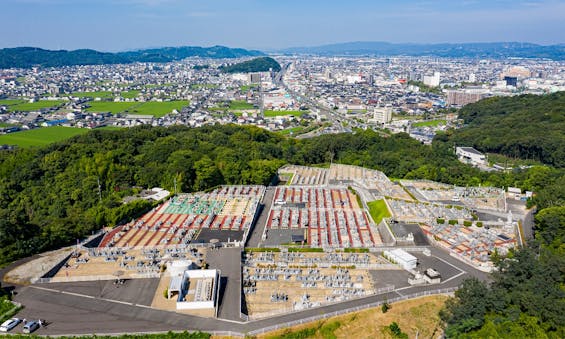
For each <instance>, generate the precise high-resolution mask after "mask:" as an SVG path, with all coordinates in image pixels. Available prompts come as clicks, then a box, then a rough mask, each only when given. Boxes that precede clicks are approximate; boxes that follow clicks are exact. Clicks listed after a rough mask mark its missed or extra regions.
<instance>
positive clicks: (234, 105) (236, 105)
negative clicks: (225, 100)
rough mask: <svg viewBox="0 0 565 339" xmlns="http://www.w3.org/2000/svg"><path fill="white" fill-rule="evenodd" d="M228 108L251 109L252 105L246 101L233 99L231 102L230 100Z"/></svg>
mask: <svg viewBox="0 0 565 339" xmlns="http://www.w3.org/2000/svg"><path fill="white" fill-rule="evenodd" d="M229 109H233V110H243V109H253V105H252V104H250V103H248V102H247V101H242V100H233V101H232V102H230V107H229Z"/></svg>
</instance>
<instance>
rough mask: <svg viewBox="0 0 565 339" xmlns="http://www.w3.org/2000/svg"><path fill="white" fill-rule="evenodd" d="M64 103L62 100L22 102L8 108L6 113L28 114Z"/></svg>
mask: <svg viewBox="0 0 565 339" xmlns="http://www.w3.org/2000/svg"><path fill="white" fill-rule="evenodd" d="M65 102H66V101H63V100H40V101H37V102H31V103H30V102H23V103H20V104H17V105H12V106H9V107H8V111H10V112H14V111H21V112H30V111H38V110H40V109H42V108H51V107H56V106H59V105H61V104H63V103H65Z"/></svg>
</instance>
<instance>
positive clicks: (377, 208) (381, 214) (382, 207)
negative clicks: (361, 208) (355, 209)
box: [367, 199, 390, 224]
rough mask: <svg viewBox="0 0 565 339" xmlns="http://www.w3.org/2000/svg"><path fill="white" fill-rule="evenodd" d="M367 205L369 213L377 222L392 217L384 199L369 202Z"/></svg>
mask: <svg viewBox="0 0 565 339" xmlns="http://www.w3.org/2000/svg"><path fill="white" fill-rule="evenodd" d="M367 206H369V213H370V214H371V217H372V218H373V221H374V222H375V224H378V223H380V222H381V220H383V218H390V211H389V210H388V208H387V207H386V203H385V201H384V200H383V199H381V200H376V201H371V202H368V203H367Z"/></svg>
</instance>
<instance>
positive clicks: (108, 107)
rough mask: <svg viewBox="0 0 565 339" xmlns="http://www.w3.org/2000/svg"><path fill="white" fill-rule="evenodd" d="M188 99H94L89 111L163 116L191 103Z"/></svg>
mask: <svg viewBox="0 0 565 339" xmlns="http://www.w3.org/2000/svg"><path fill="white" fill-rule="evenodd" d="M189 104H190V103H189V102H188V101H163V102H157V101H149V102H113V101H93V102H90V103H89V105H90V107H89V108H88V109H87V111H88V112H110V113H112V114H118V113H124V114H141V115H153V116H155V117H162V116H164V115H167V114H169V113H171V112H172V111H173V110H174V109H176V110H179V111H180V109H181V108H183V107H184V106H187V105H189Z"/></svg>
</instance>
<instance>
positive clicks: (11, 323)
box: [0, 318, 22, 332]
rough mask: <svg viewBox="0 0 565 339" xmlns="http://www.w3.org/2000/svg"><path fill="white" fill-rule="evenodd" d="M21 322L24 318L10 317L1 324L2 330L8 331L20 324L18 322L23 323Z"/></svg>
mask: <svg viewBox="0 0 565 339" xmlns="http://www.w3.org/2000/svg"><path fill="white" fill-rule="evenodd" d="M21 322H22V320H21V319H18V318H12V319H8V320H6V321H4V322H3V323H2V325H0V332H8V331H9V330H11V329H12V328H14V327H16V326H18V324H19V323H21Z"/></svg>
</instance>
